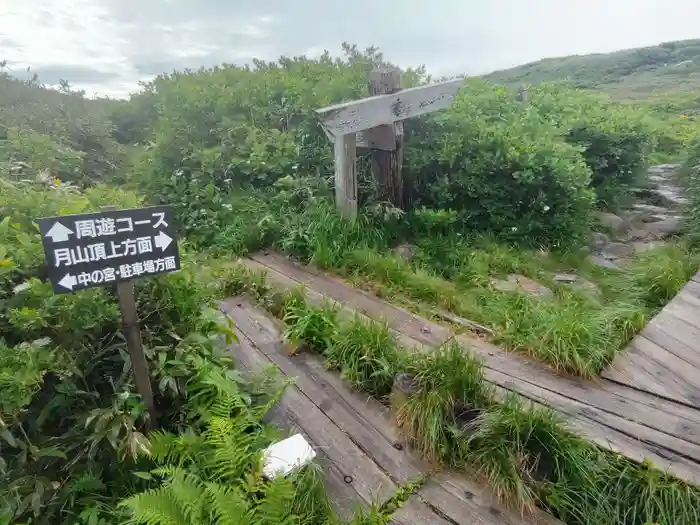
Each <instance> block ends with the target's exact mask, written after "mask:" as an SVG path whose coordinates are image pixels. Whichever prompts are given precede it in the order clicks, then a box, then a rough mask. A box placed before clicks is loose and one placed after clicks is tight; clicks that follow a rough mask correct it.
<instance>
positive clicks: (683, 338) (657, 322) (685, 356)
mask: <svg viewBox="0 0 700 525" xmlns="http://www.w3.org/2000/svg"><path fill="white" fill-rule="evenodd" d="M640 335H642V336H644V337H645V338H647V339H648V340H649V341H652V342H654V343H656V344H657V345H659V346H661V347H662V348H664V349H666V351H668V352H670V353H671V354H673V355H675V356H676V357H678V358H679V359H682V360H684V361H685V362H686V363H688V365H689V366H691V367H693V368H695V369H697V370H700V328H695V327H694V326H691V325H689V324H688V323H686V322H685V321H683V320H682V319H678V318H676V317H674V316H673V315H671V314H670V313H669V312H666V311H663V312H661V313H660V314H659V315H657V316H656V317H655V318H654V319H653V320H652V321H651V322H650V323H649V324H648V325H647V326H646V327H645V328H644V330H642V332H641V333H640ZM623 354H624V352H623Z"/></svg>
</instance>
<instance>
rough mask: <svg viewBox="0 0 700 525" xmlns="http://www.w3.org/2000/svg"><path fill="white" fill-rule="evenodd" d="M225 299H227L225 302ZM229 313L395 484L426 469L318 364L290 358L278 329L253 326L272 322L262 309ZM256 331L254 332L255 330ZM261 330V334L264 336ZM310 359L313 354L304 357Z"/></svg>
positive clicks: (243, 308) (244, 309)
mask: <svg viewBox="0 0 700 525" xmlns="http://www.w3.org/2000/svg"><path fill="white" fill-rule="evenodd" d="M225 302H227V301H225ZM227 315H229V316H230V317H231V318H232V319H233V320H234V321H235V323H236V325H237V327H238V328H239V330H241V331H243V333H245V334H246V335H247V336H248V337H251V338H253V340H254V342H255V343H256V345H257V348H258V349H259V350H260V351H261V352H263V353H264V354H265V355H266V356H267V358H268V359H270V361H272V362H273V363H275V364H276V365H277V366H279V367H280V370H282V372H283V373H284V374H285V375H286V376H288V377H296V378H297V379H296V386H297V388H298V389H299V390H300V391H301V392H302V393H303V394H304V395H305V396H306V397H308V398H309V399H310V400H312V402H313V403H314V404H315V405H316V406H317V407H318V409H319V410H320V411H321V412H322V413H323V414H324V415H325V416H326V417H327V418H328V419H330V420H331V421H333V423H334V424H335V425H337V426H338V428H340V430H342V431H343V432H344V433H345V434H346V435H348V436H351V437H352V441H353V442H354V443H356V444H357V445H358V446H359V447H360V448H361V449H362V450H363V451H364V453H365V454H366V455H367V456H369V457H370V458H371V459H372V460H373V461H374V462H375V463H377V464H378V465H381V466H382V470H384V471H385V472H387V473H388V474H389V475H390V476H391V478H392V479H393V480H394V481H396V482H398V483H401V484H403V483H408V482H409V481H411V480H414V479H416V478H417V477H419V476H421V475H422V474H423V473H424V472H425V471H427V466H426V465H420V464H417V462H415V461H414V460H413V458H411V457H410V456H409V455H408V454H407V453H406V452H404V451H402V450H398V449H397V448H395V447H394V446H393V443H392V442H390V441H388V440H386V439H385V438H384V436H383V435H382V433H381V432H379V431H378V430H377V429H376V428H375V427H374V426H373V425H372V424H371V422H370V420H368V419H367V418H366V417H364V414H363V413H366V412H367V411H369V410H370V406H369V405H368V404H365V405H364V406H362V405H359V406H357V405H356V404H355V403H354V400H353V402H352V403H348V398H347V397H346V398H343V397H341V396H338V395H336V392H335V391H334V389H332V388H327V385H328V383H327V380H328V376H329V375H331V374H330V373H329V372H324V373H321V372H320V371H319V367H315V368H312V367H308V366H304V364H303V362H302V360H300V359H298V358H294V359H292V358H290V357H289V355H288V352H287V350H286V349H285V348H284V345H283V344H282V342H281V337H280V334H279V331H277V330H275V331H274V332H273V331H271V330H269V329H267V328H266V329H264V330H262V331H258V330H257V329H256V326H263V325H265V324H267V323H270V322H271V321H270V320H269V318H267V316H265V315H264V314H262V313H261V312H259V311H257V310H255V309H254V308H251V307H250V306H249V305H245V306H244V307H242V308H236V307H231V306H229V309H227ZM256 331H258V334H257V335H256V334H255V332H256ZM263 333H264V335H263ZM306 359H309V360H310V359H312V356H306Z"/></svg>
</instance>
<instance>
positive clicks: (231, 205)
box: [222, 204, 233, 210]
mask: <svg viewBox="0 0 700 525" xmlns="http://www.w3.org/2000/svg"><path fill="white" fill-rule="evenodd" d="M222 206H223V207H224V208H226V209H227V210H232V209H233V204H223V205H222Z"/></svg>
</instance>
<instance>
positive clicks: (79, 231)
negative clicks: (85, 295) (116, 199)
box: [38, 206, 180, 293]
mask: <svg viewBox="0 0 700 525" xmlns="http://www.w3.org/2000/svg"><path fill="white" fill-rule="evenodd" d="M38 222H39V230H40V231H41V237H42V240H43V243H44V253H45V255H46V264H47V266H48V268H49V278H50V279H51V283H52V284H53V289H54V291H56V292H57V293H69V292H74V291H76V290H83V289H85V288H93V287H95V286H108V285H110V284H114V283H119V282H123V281H129V280H131V279H136V278H138V277H148V276H152V275H157V274H160V273H168V272H174V271H177V270H179V269H180V255H179V253H178V248H177V236H176V234H175V219H174V216H173V211H172V208H171V207H170V206H154V207H151V208H138V209H132V210H115V211H104V212H99V213H84V214H80V215H64V216H61V217H46V218H43V219H38Z"/></svg>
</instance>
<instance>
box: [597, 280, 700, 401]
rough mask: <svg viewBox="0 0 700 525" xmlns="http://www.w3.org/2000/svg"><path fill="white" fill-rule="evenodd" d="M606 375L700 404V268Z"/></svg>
mask: <svg viewBox="0 0 700 525" xmlns="http://www.w3.org/2000/svg"><path fill="white" fill-rule="evenodd" d="M603 377H604V378H606V379H609V380H610V381H615V382H616V383H620V384H623V385H628V386H630V387H632V388H636V389H637V390H641V391H643V392H648V393H650V394H655V395H657V396H660V397H664V398H666V399H670V400H672V401H677V402H678V403H683V404H686V405H688V406H689V407H692V408H695V409H700V273H698V274H696V275H695V276H694V277H693V279H692V280H691V281H690V282H688V284H686V285H685V287H683V289H682V290H681V291H680V293H678V295H676V297H674V298H673V300H671V302H670V303H668V304H667V305H666V307H665V308H664V309H663V310H661V312H660V313H659V314H658V315H657V316H656V317H654V318H653V319H652V320H651V321H650V322H649V324H648V325H647V326H646V327H645V328H644V330H642V332H641V333H640V334H639V335H638V336H637V337H636V338H635V339H634V340H633V341H632V342H631V343H630V345H629V346H628V347H627V348H626V349H625V351H623V352H621V353H620V355H618V356H617V358H616V359H615V361H613V363H612V365H611V366H610V367H609V368H608V369H607V370H606V371H605V372H604V373H603Z"/></svg>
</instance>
